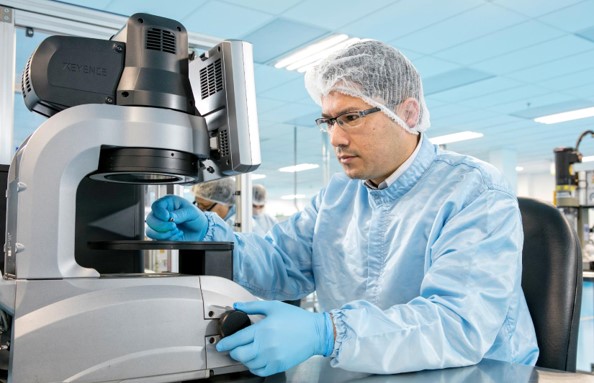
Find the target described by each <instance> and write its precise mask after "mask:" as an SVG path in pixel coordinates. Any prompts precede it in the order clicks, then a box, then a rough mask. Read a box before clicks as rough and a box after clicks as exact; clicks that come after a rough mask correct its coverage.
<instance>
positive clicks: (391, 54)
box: [305, 40, 430, 134]
mask: <svg viewBox="0 0 594 383" xmlns="http://www.w3.org/2000/svg"><path fill="white" fill-rule="evenodd" d="M305 87H306V88H307V91H308V92H309V95H310V96H311V97H312V98H313V100H314V101H315V102H316V103H317V104H318V105H322V97H323V96H326V95H328V94H329V93H330V92H332V91H336V92H340V93H343V94H346V95H349V96H353V97H358V98H360V99H362V100H363V101H365V102H366V103H368V104H369V105H372V106H377V107H378V108H380V109H381V110H382V111H383V112H384V113H385V114H386V115H387V116H388V117H390V118H391V119H392V120H394V121H395V122H396V123H398V124H399V125H401V126H402V127H403V128H404V129H406V130H407V131H409V132H411V133H415V134H416V132H423V131H425V130H426V129H427V128H428V127H429V125H430V122H429V111H428V110H427V105H426V104H425V97H424V96H423V85H422V84H421V77H420V76H419V73H418V72H417V70H416V68H415V67H414V66H413V65H412V63H411V62H410V61H409V60H408V59H407V58H406V57H405V56H404V55H403V54H402V53H400V51H398V50H397V49H395V48H393V47H391V46H389V45H387V44H384V43H382V42H379V41H375V40H364V41H360V42H357V43H355V44H352V45H349V46H347V47H345V48H343V49H341V50H339V51H337V52H334V53H332V54H330V55H329V56H328V57H326V58H325V59H323V60H322V61H321V62H320V63H318V64H316V65H315V66H313V67H312V68H310V69H309V70H308V71H307V72H306V74H305ZM409 97H412V98H414V99H416V100H417V101H418V102H419V107H420V112H419V119H418V121H417V123H416V124H415V125H413V126H408V125H407V124H406V123H405V122H404V121H403V120H402V119H401V118H400V117H399V116H398V115H396V112H395V111H396V106H398V104H400V103H401V102H402V101H404V100H406V99H407V98H409Z"/></svg>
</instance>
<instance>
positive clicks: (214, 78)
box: [200, 59, 223, 100]
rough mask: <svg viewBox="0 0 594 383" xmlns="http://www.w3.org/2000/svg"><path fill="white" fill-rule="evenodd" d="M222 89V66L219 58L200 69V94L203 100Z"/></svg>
mask: <svg viewBox="0 0 594 383" xmlns="http://www.w3.org/2000/svg"><path fill="white" fill-rule="evenodd" d="M222 90H223V68H222V63H221V59H217V60H216V61H215V62H213V63H210V64H208V65H207V66H206V67H204V68H202V69H200V95H201V97H202V99H203V100H204V99H205V98H207V97H208V96H212V95H213V94H215V93H217V92H220V91H222Z"/></svg>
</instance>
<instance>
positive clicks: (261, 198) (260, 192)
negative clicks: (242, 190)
mask: <svg viewBox="0 0 594 383" xmlns="http://www.w3.org/2000/svg"><path fill="white" fill-rule="evenodd" d="M252 191H253V194H252V203H253V204H254V205H264V204H266V188H265V187H264V185H260V184H254V185H253V186H252Z"/></svg>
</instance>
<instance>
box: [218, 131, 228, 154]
mask: <svg viewBox="0 0 594 383" xmlns="http://www.w3.org/2000/svg"><path fill="white" fill-rule="evenodd" d="M219 150H220V154H221V157H223V158H225V157H228V156H229V133H228V132H227V130H221V131H220V133H219Z"/></svg>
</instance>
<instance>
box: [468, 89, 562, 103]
mask: <svg viewBox="0 0 594 383" xmlns="http://www.w3.org/2000/svg"><path fill="white" fill-rule="evenodd" d="M548 93H550V90H548V89H546V88H543V87H539V86H534V85H524V86H519V87H516V88H512V89H505V90H503V91H500V92H495V93H489V94H487V95H484V96H478V97H474V98H470V99H468V100H466V101H465V102H464V104H465V105H468V106H471V107H475V108H489V107H492V106H495V105H500V104H507V103H509V102H511V101H524V102H525V103H529V102H530V100H531V99H532V98H535V97H540V96H543V95H546V94H548Z"/></svg>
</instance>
